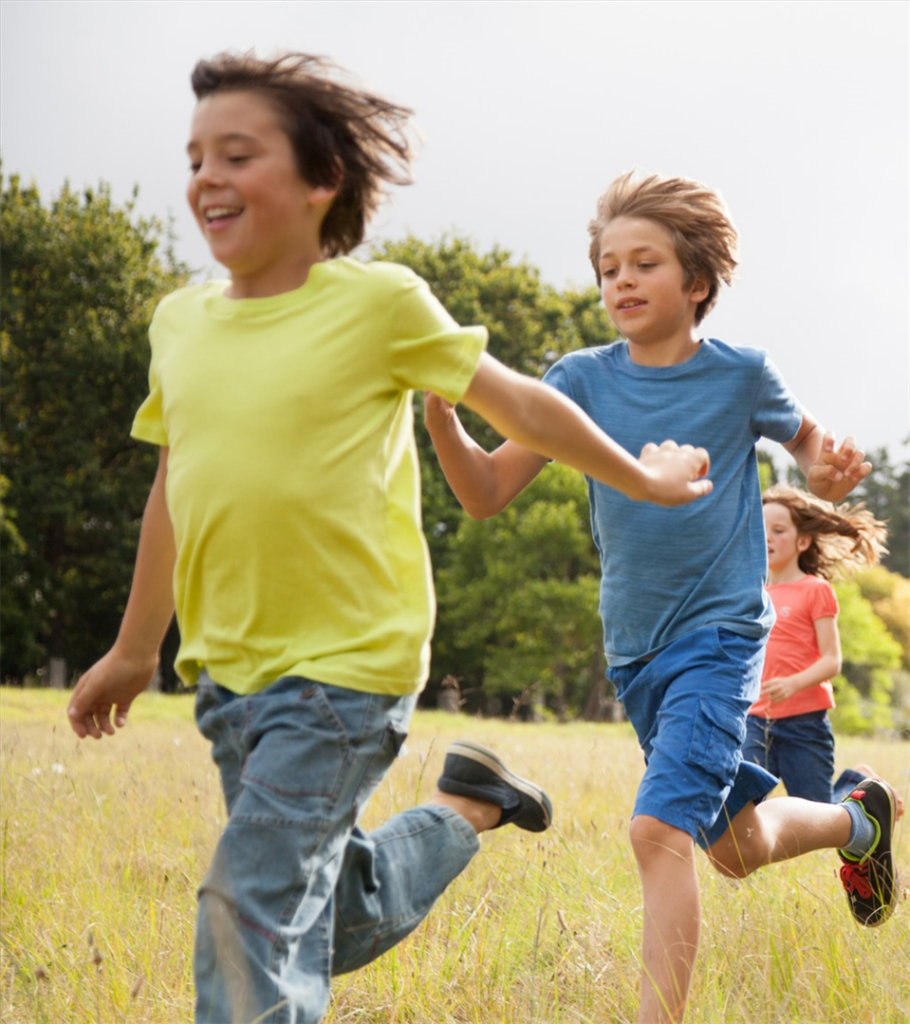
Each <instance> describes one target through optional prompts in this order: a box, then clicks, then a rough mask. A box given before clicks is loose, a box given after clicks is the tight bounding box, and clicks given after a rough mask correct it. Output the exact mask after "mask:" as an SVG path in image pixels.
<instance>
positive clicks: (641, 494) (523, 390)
mask: <svg viewBox="0 0 910 1024" xmlns="http://www.w3.org/2000/svg"><path fill="white" fill-rule="evenodd" d="M462 401H463V402H464V404H465V405H466V406H468V408H470V409H473V410H474V411H475V412H477V413H478V414H479V415H481V416H482V417H483V418H484V419H485V420H486V421H487V422H488V423H489V424H490V425H491V426H492V427H493V428H494V429H495V430H497V431H498V432H499V433H500V434H502V435H503V436H505V437H507V438H510V439H511V441H512V442H514V443H513V444H511V445H510V444H508V443H507V444H505V445H503V446H502V447H501V448H499V449H497V451H496V452H493V453H492V454H490V455H487V453H486V452H483V450H482V449H480V448H479V446H478V445H476V444H475V443H474V442H473V441H472V440H471V439H470V438H469V437H468V435H467V433H466V432H465V431H464V429H463V427H462V426H461V424H460V422H459V421H458V419H457V416H456V415H455V413H454V410H451V409H450V408H448V407H445V406H444V405H440V404H438V403H436V402H435V401H432V400H431V402H430V404H429V405H428V416H427V423H428V428H429V430H430V435H431V437H432V438H433V443H434V445H435V446H436V450H437V452H438V453H439V455H440V463H441V464H442V467H443V472H444V473H445V474H446V478H447V479H448V480H449V483H450V484H451V486H452V488H453V490H454V491H455V494H456V496H457V497H458V499H459V501H461V502H462V504H463V505H464V507H465V508H466V510H467V511H468V512H469V513H470V514H471V515H474V516H475V517H477V518H483V517H485V516H488V515H493V514H495V513H496V512H498V511H499V510H500V509H501V508H502V507H504V506H505V505H507V504H508V503H509V501H511V500H512V498H514V497H515V495H516V494H518V493H519V492H520V491H521V490H522V489H523V488H524V487H525V486H527V484H528V483H529V482H530V481H531V480H532V479H533V478H534V477H535V476H536V475H537V473H539V472H540V470H541V469H542V467H543V466H544V465H545V464H546V462H547V460H548V459H555V460H556V461H558V462H562V463H565V464H566V465H567V466H572V467H573V468H574V469H577V470H579V471H580V472H582V473H585V474H586V475H587V476H589V477H591V478H592V479H595V480H599V481H600V482H601V483H604V484H607V485H608V486H610V487H614V488H616V489H617V490H619V491H622V493H623V494H625V495H627V496H628V497H630V498H633V499H635V500H637V501H654V502H656V503H658V504H662V505H681V504H684V503H686V502H689V501H693V500H694V499H695V498H698V497H703V496H704V495H706V494H709V493H710V491H711V483H710V481H708V480H705V479H703V477H704V475H705V474H706V473H707V471H708V468H709V460H708V454H707V452H705V451H704V449H697V450H696V449H694V448H692V447H691V446H688V445H686V446H684V447H682V448H680V447H679V446H677V445H676V444H674V443H673V442H670V441H667V442H664V444H663V445H661V446H660V447H658V446H657V445H654V444H651V445H647V446H646V447H645V448H644V449H643V450H642V455H641V458H639V459H636V458H634V457H633V456H631V455H629V453H628V452H626V451H625V450H624V449H623V448H621V447H620V446H619V445H618V444H616V443H615V442H614V441H612V440H611V439H610V438H609V437H607V435H606V434H604V433H603V431H602V430H600V429H599V428H598V427H597V425H596V424H595V423H594V422H593V421H592V420H591V419H589V418H588V416H587V415H585V413H584V412H582V410H581V409H580V408H579V407H578V406H577V405H575V404H574V403H573V402H571V401H569V399H567V398H566V397H565V396H564V395H561V394H560V393H559V392H558V391H556V390H554V389H553V388H549V387H547V386H546V385H545V384H541V383H540V382H539V381H535V380H532V379H531V378H529V377H524V376H522V375H521V374H518V373H515V372H514V371H512V370H509V369H507V368H506V367H505V366H503V365H502V364H501V363H498V362H497V361H496V360H495V359H493V358H492V357H491V356H489V355H484V356H483V358H482V360H481V363H480V366H479V367H478V370H477V373H476V374H475V376H474V379H473V380H472V381H471V384H470V386H469V387H468V390H467V391H466V393H465V395H464V398H463V399H462Z"/></svg>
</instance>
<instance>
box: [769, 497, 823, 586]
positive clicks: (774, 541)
mask: <svg viewBox="0 0 910 1024" xmlns="http://www.w3.org/2000/svg"><path fill="white" fill-rule="evenodd" d="M762 513H763V515H764V518H765V537H766V539H767V544H768V568H769V569H770V570H771V573H772V574H780V573H782V572H785V571H787V570H793V569H795V568H796V567H797V566H798V564H799V556H800V555H801V554H802V553H803V551H805V550H806V548H807V547H808V546H809V544H810V543H811V540H810V538H809V537H804V536H801V535H800V533H799V532H798V531H797V529H796V524H795V523H794V522H793V517H792V516H791V515H790V510H789V509H788V508H787V506H786V505H779V504H778V503H777V502H776V501H769V502H768V503H767V504H766V505H763V506H762Z"/></svg>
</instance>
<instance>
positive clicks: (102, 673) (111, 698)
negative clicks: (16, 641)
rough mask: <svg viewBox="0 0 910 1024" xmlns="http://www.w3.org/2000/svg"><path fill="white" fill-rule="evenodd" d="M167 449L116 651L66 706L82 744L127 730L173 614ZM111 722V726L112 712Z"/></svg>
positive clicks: (97, 666)
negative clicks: (91, 738)
mask: <svg viewBox="0 0 910 1024" xmlns="http://www.w3.org/2000/svg"><path fill="white" fill-rule="evenodd" d="M167 457H168V450H167V448H162V449H161V453H160V455H159V460H158V472H157V473H156V474H155V480H154V483H153V484H152V489H151V492H150V493H149V498H148V502H147V503H146V506H145V513H144V515H143V517H142V532H141V533H140V535H139V547H138V550H137V553H136V567H135V570H134V572H133V583H132V587H131V588H130V596H129V600H128V601H127V605H126V611H125V612H124V614H123V621H122V623H121V624H120V632H119V633H118V635H117V639H116V641H115V642H114V646H113V647H112V648H111V649H110V650H109V651H108V652H107V654H105V655H104V657H103V658H101V660H100V661H97V662H96V663H95V664H94V665H93V666H92V667H91V668H90V669H89V670H88V671H87V672H86V673H85V674H84V675H83V676H82V678H81V679H80V680H79V682H78V683H77V684H76V688H75V689H74V690H73V695H72V697H71V698H70V703H69V710H68V715H69V722H70V725H71V726H72V728H73V731H74V732H75V733H76V735H77V736H79V737H80V738H81V739H84V738H85V737H86V736H93V737H94V738H95V739H101V736H102V734H103V733H107V734H108V735H109V736H112V735H113V734H114V725H116V726H117V727H118V728H119V727H121V726H124V725H126V718H127V714H128V712H129V709H130V705H131V704H132V703H133V701H134V700H135V699H136V697H138V696H139V694H140V693H141V692H142V691H143V690H144V689H145V687H146V686H148V684H149V681H150V680H151V678H152V675H153V674H154V672H155V668H156V666H157V664H158V648H159V647H160V646H161V641H162V640H163V639H164V634H165V632H166V631H167V627H168V625H169V623H170V621H171V616H172V615H173V614H174V592H173V576H174V562H175V560H176V557H177V555H176V550H175V547H174V534H173V530H172V529H171V520H170V516H169V515H168V511H167V504H166V502H165V485H166V483H167ZM112 709H116V710H115V711H114V722H113V724H112V723H111V710H112Z"/></svg>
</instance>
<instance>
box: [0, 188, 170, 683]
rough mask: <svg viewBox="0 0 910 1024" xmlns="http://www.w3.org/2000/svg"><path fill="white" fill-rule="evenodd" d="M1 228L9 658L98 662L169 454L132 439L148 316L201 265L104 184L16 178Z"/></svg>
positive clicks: (20, 662)
mask: <svg viewBox="0 0 910 1024" xmlns="http://www.w3.org/2000/svg"><path fill="white" fill-rule="evenodd" d="M0 239H2V246H3V261H2V267H0V303H2V307H0V308H2V325H3V330H2V335H0V343H2V358H3V378H2V384H0V398H2V404H3V426H2V438H0V444H2V448H0V452H2V458H3V471H4V474H5V476H6V477H7V478H8V486H7V489H6V493H5V495H4V496H3V498H2V501H3V511H4V518H3V524H4V526H3V529H2V531H0V543H2V557H3V600H2V615H3V637H2V657H3V676H4V678H7V679H10V678H13V679H22V678H24V677H25V676H26V675H27V674H30V673H33V672H34V671H35V670H37V669H38V668H39V667H40V666H41V665H42V664H43V663H45V661H46V659H47V658H48V657H51V656H60V657H65V658H67V659H68V661H69V663H70V664H71V665H72V666H74V667H76V668H78V667H85V666H87V665H88V664H90V663H91V661H92V660H93V659H94V658H95V657H96V656H97V655H98V654H99V653H100V652H101V651H103V650H104V648H105V646H106V645H107V644H109V643H110V642H111V641H112V640H113V638H114V636H115V635H116V628H117V623H118V621H119V617H120V615H121V613H122V610H123V605H124V602H125V598H126V594H127V591H128V587H129V580H130V575H131V567H132V563H133V557H134V553H135V545H136V539H137V536H138V526H139V521H140V518H141V514H142V509H143V506H144V502H145V497H146V495H147V494H148V487H149V484H150V482H151V479H152V476H153V474H154V465H155V454H154V452H153V451H152V450H151V449H150V448H149V447H148V446H147V445H138V444H136V443H135V442H133V441H132V440H131V439H130V437H129V431H130V424H131V422H132V418H133V415H134V413H135V411H136V409H137V407H138V405H139V403H140V402H141V401H142V398H143V397H144V394H145V391H146V387H147V383H146V381H147V369H148V344H147V330H148V324H149V320H150V317H151V314H152V311H153V309H154V306H155V303H156V302H157V300H158V299H159V298H160V297H161V296H162V295H163V294H165V293H166V292H168V291H171V290H173V289H174V288H175V287H177V286H179V285H180V284H182V283H183V282H184V280H185V278H186V273H185V270H184V268H183V267H181V266H179V265H178V264H177V263H176V262H175V260H174V259H173V257H172V255H171V253H170V249H169V237H168V233H167V231H166V230H165V229H164V227H163V226H162V225H161V224H160V223H159V222H157V221H154V220H143V219H139V218H137V217H136V216H135V215H134V207H133V203H132V202H129V203H127V204H125V205H124V206H117V205H116V204H115V203H114V202H113V200H112V198H111V194H110V189H109V188H108V187H107V186H105V185H103V184H102V185H100V186H99V187H98V189H97V190H86V191H85V192H83V193H81V194H80V193H76V192H75V191H73V190H71V189H70V188H68V187H64V188H63V190H62V191H61V192H60V194H59V195H58V196H57V197H56V198H55V199H53V200H52V202H51V203H50V204H49V205H44V204H43V203H42V201H41V197H40V195H39V193H38V190H37V188H35V187H34V186H28V187H23V186H22V185H21V183H20V181H19V179H18V177H16V176H12V177H10V178H9V179H2V199H0Z"/></svg>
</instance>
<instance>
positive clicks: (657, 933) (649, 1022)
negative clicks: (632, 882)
mask: <svg viewBox="0 0 910 1024" xmlns="http://www.w3.org/2000/svg"><path fill="white" fill-rule="evenodd" d="M629 834H630V838H631V840H632V849H633V850H634V851H635V859H636V860H637V862H638V870H639V872H640V874H641V881H642V889H643V893H644V935H643V946H642V982H641V1008H640V1010H639V1013H638V1020H639V1024H667V1022H672V1021H679V1020H682V1016H683V1013H684V1012H685V1008H686V999H687V998H688V994H689V983H690V981H691V979H692V970H693V968H694V966H695V957H696V954H697V952H698V938H699V924H700V920H701V907H700V902H699V896H698V878H697V876H696V873H695V844H694V843H693V841H692V837H691V836H689V835H688V834H687V833H685V832H682V831H680V829H677V828H673V826H671V825H667V824H665V823H664V822H662V821H660V820H658V819H657V818H652V817H650V816H649V815H639V816H637V817H636V818H634V819H633V820H632V824H631V826H630V828H629Z"/></svg>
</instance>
